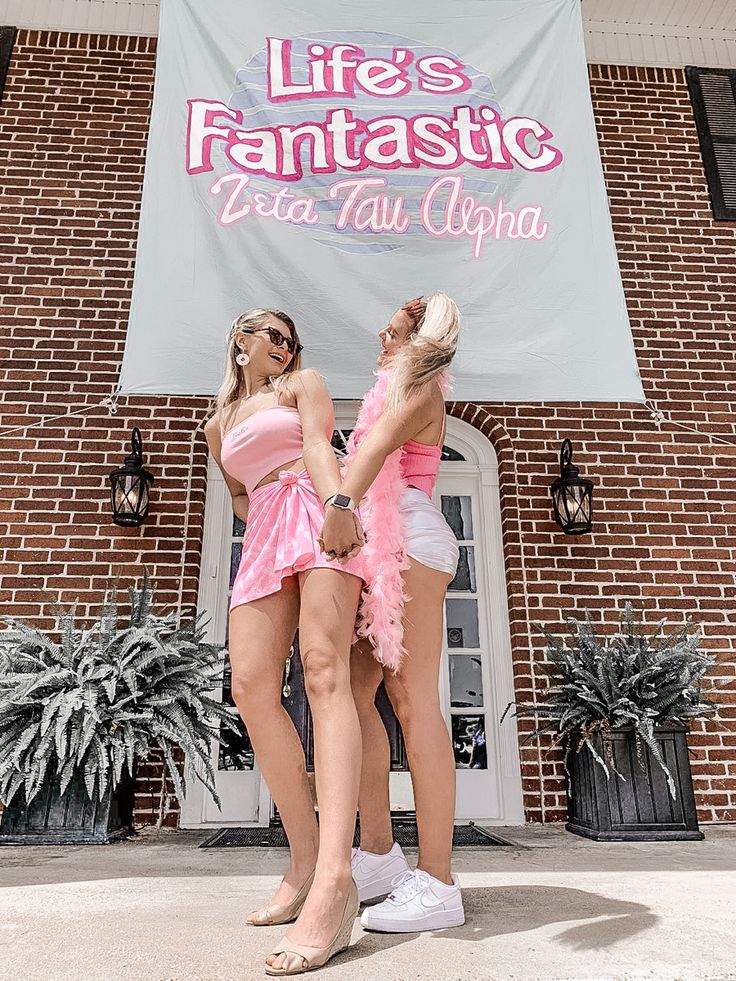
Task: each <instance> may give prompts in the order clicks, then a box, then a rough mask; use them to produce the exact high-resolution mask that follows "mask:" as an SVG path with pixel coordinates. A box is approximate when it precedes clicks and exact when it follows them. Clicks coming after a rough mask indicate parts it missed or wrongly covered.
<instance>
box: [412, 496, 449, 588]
mask: <svg viewBox="0 0 736 981" xmlns="http://www.w3.org/2000/svg"><path fill="white" fill-rule="evenodd" d="M399 511H400V513H401V517H402V520H403V522H404V542H405V545H406V553H407V555H408V556H409V557H410V558H412V559H415V560H416V561H417V562H421V563H422V565H426V566H429V568H430V569H436V570H437V571H438V572H445V573H447V575H449V576H453V577H454V575H455V573H456V571H457V563H458V559H459V558H460V547H459V546H458V543H457V539H456V538H455V535H454V534H453V532H452V529H451V528H450V526H449V525H448V523H447V522H446V521H445V518H444V515H443V514H442V512H441V511H440V509H439V508H438V507H436V506H435V505H434V504H433V503H432V499H431V498H430V497H428V495H427V494H425V493H424V491H420V490H418V489H417V488H416V487H407V488H406V490H405V491H404V493H403V494H402V495H401V499H400V501H399Z"/></svg>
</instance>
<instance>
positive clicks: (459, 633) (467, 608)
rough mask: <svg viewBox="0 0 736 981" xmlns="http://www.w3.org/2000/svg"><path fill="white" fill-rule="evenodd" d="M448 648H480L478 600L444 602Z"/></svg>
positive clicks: (449, 600) (450, 600)
mask: <svg viewBox="0 0 736 981" xmlns="http://www.w3.org/2000/svg"><path fill="white" fill-rule="evenodd" d="M445 614H446V618H447V646H448V647H480V637H479V632H478V600H474V599H448V600H445Z"/></svg>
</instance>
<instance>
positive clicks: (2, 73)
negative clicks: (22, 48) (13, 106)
mask: <svg viewBox="0 0 736 981" xmlns="http://www.w3.org/2000/svg"><path fill="white" fill-rule="evenodd" d="M16 33H17V28H15V27H0V99H2V96H3V89H4V88H5V79H6V78H7V76H8V68H9V67H10V56H11V55H12V53H13V45H14V44H15V35H16Z"/></svg>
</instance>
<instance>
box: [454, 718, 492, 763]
mask: <svg viewBox="0 0 736 981" xmlns="http://www.w3.org/2000/svg"><path fill="white" fill-rule="evenodd" d="M452 748H453V750H454V753H455V769H456V770H487V769H488V753H487V751H486V726H485V717H484V716H482V715H453V717H452Z"/></svg>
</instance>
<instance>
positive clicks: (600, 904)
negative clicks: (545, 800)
mask: <svg viewBox="0 0 736 981" xmlns="http://www.w3.org/2000/svg"><path fill="white" fill-rule="evenodd" d="M463 899H464V901H465V915H466V921H465V925H464V926H462V927H458V928H456V929H453V930H445V931H439V932H436V933H434V934H432V936H434V937H437V938H442V939H443V940H444V941H447V940H453V941H456V942H458V943H460V942H468V941H471V942H477V941H479V940H486V939H488V938H490V937H500V936H504V935H507V934H518V933H527V932H531V931H532V930H536V929H538V928H539V927H544V926H548V925H549V924H554V923H565V924H569V923H570V921H571V920H581V921H586V922H581V923H580V924H579V925H578V926H573V927H568V928H567V929H565V930H563V931H562V932H561V933H559V934H557V936H556V937H554V938H553V939H554V940H555V941H557V942H558V943H559V944H561V945H562V946H567V947H569V948H570V949H571V950H576V951H585V950H600V949H603V948H606V947H610V946H612V945H613V944H616V943H619V942H620V941H623V940H627V939H629V938H631V937H633V936H635V935H636V934H638V933H643V932H644V931H646V930H649V929H651V928H653V927H655V926H656V925H657V923H658V922H659V917H658V916H657V915H656V914H655V913H653V912H652V911H651V910H650V908H649V907H648V906H645V905H644V904H642V903H634V902H625V901H622V900H617V899H608V898H606V897H605V896H601V895H599V894H598V893H595V892H586V891H585V890H583V889H567V888H563V887H555V886H516V887H513V888H511V887H502V888H493V887H488V888H471V889H463ZM589 921H593V922H589ZM417 936H418V934H416V933H406V934H389V933H363V934H362V935H361V936H360V938H359V939H358V940H357V941H356V942H355V943H354V944H353V945H352V946H351V948H350V950H349V951H346V952H345V953H344V954H342V955H341V956H340V957H339V958H338V960H337V963H335V964H334V968H336V969H338V970H339V966H340V963H341V962H342V963H346V962H347V961H353V960H358V959H360V958H369V957H372V956H373V955H375V954H383V953H385V952H386V951H387V950H391V949H393V948H394V947H398V946H399V945H401V944H405V943H409V942H411V941H412V940H415V939H416V938H417ZM331 967H333V965H328V967H327V968H326V970H330V968H331Z"/></svg>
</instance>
